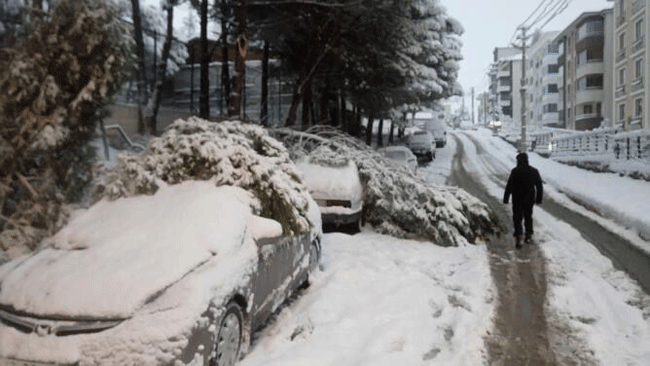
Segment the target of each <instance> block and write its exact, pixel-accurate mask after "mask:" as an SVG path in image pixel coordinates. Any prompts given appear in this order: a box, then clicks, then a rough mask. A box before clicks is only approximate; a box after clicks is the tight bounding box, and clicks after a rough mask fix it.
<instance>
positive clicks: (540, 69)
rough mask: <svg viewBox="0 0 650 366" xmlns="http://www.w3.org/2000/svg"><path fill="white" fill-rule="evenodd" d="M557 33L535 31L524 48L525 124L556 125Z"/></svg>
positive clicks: (557, 99) (557, 124) (557, 92)
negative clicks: (527, 45) (529, 43)
mask: <svg viewBox="0 0 650 366" xmlns="http://www.w3.org/2000/svg"><path fill="white" fill-rule="evenodd" d="M558 33H559V32H555V31H553V32H538V33H535V34H534V35H533V38H532V40H531V41H532V43H531V45H530V47H529V48H528V49H527V51H526V86H527V87H526V98H527V99H526V124H527V125H528V126H530V127H532V128H539V127H549V126H552V127H558V126H559V118H558V105H559V100H560V98H559V84H560V81H561V76H560V71H559V66H558V63H557V60H558V57H559V56H560V52H559V47H558V44H557V43H556V42H555V41H554V39H555V37H556V36H557V34H558Z"/></svg>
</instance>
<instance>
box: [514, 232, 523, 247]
mask: <svg viewBox="0 0 650 366" xmlns="http://www.w3.org/2000/svg"><path fill="white" fill-rule="evenodd" d="M515 240H516V242H515V248H517V249H519V248H521V246H522V245H523V243H524V237H523V236H521V235H519V236H517V238H516V239H515Z"/></svg>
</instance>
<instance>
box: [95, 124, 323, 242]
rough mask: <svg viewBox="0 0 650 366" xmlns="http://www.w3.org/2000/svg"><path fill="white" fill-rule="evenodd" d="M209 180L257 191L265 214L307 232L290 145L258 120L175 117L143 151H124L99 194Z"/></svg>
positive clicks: (287, 228) (303, 199)
mask: <svg viewBox="0 0 650 366" xmlns="http://www.w3.org/2000/svg"><path fill="white" fill-rule="evenodd" d="M186 180H210V181H213V182H214V183H215V185H217V186H220V185H232V186H238V187H242V188H245V189H247V190H249V191H252V192H253V193H254V194H255V195H256V196H257V198H258V199H259V202H260V207H257V208H256V211H257V213H258V214H260V215H261V216H263V217H273V218H275V219H278V218H280V219H279V221H280V223H281V224H282V227H283V230H284V231H285V232H287V233H297V232H307V231H308V230H309V228H310V225H311V223H310V222H309V219H308V215H307V210H308V205H309V198H308V197H309V192H308V191H307V189H306V188H305V186H304V185H303V183H302V179H301V178H300V173H299V172H298V170H297V169H296V167H295V165H294V163H293V162H292V161H291V159H290V158H289V152H288V151H287V149H286V148H285V147H284V146H283V145H282V144H281V143H280V142H279V141H277V140H275V139H274V138H272V137H270V136H269V135H268V133H267V132H266V130H265V129H264V128H262V127H260V126H257V125H250V124H243V123H240V122H219V123H215V122H209V121H206V120H204V119H200V118H198V117H190V118H189V119H187V120H181V119H179V120H176V121H175V122H174V123H173V124H172V125H170V126H169V127H168V129H167V130H166V131H165V133H164V134H163V135H162V136H160V137H158V138H154V139H152V140H151V141H150V142H149V144H148V146H147V150H146V152H145V154H144V155H140V156H133V155H127V156H121V157H120V161H119V163H118V164H117V165H116V166H115V167H112V168H109V170H108V171H107V172H106V173H105V174H104V176H103V178H102V179H100V180H98V183H97V185H96V189H95V196H96V198H97V199H99V198H102V197H107V198H109V199H115V198H118V197H125V196H131V195H135V194H153V193H155V192H156V190H157V189H158V187H160V186H161V185H164V184H177V183H180V182H182V181H186Z"/></svg>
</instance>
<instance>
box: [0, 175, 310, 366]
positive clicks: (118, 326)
mask: <svg viewBox="0 0 650 366" xmlns="http://www.w3.org/2000/svg"><path fill="white" fill-rule="evenodd" d="M309 201H310V202H309V203H308V204H309V208H308V212H309V214H308V216H309V219H310V221H312V223H311V224H312V229H313V230H311V231H310V232H306V233H302V234H296V235H285V234H283V229H282V226H281V224H280V223H279V222H278V221H275V220H272V219H269V218H262V217H260V216H257V215H254V214H253V212H255V210H254V209H253V207H256V206H255V205H256V204H259V203H258V202H257V199H256V198H255V197H254V196H253V195H252V194H251V193H249V192H248V191H246V190H244V189H241V188H237V187H232V186H221V187H215V186H214V184H211V183H207V182H198V181H187V182H183V183H180V184H177V185H173V186H165V187H162V188H160V189H159V191H158V192H157V193H156V194H155V195H153V196H136V197H131V198H123V199H119V200H117V201H114V202H108V201H100V202H98V203H97V204H95V205H93V206H92V207H91V208H89V209H88V210H87V211H85V212H83V213H81V214H78V215H76V216H75V217H74V218H73V219H72V220H71V222H70V223H69V224H68V225H67V226H66V227H65V228H63V229H62V230H61V231H59V233H57V234H56V235H55V236H53V237H52V238H50V239H49V240H48V241H46V242H43V243H42V245H41V247H40V248H39V249H38V250H37V251H35V252H34V253H31V254H29V255H25V256H22V257H18V258H16V259H14V260H12V261H10V262H7V263H5V264H4V265H2V266H0V286H1V288H0V320H1V322H0V365H21V366H23V365H42V364H48V365H49V364H56V365H79V366H83V365H219V366H223V365H233V364H234V363H235V362H237V360H238V359H239V358H240V356H241V355H242V354H244V353H245V352H246V351H247V349H248V346H249V343H250V334H251V330H254V329H256V328H258V327H260V326H261V325H263V324H264V322H265V321H266V320H267V319H268V317H269V315H270V314H272V313H273V312H274V311H275V310H276V309H277V308H278V306H279V305H281V304H282V303H283V302H284V300H285V299H286V298H287V297H288V296H290V294H291V293H292V292H294V291H295V290H296V289H297V288H299V286H300V285H301V284H303V283H305V282H306V281H307V280H308V276H309V273H310V270H311V269H313V268H315V266H316V265H317V263H318V259H319V256H320V240H321V236H322V231H321V229H320V225H321V223H320V213H319V211H318V207H317V205H316V203H315V202H313V200H311V198H309Z"/></svg>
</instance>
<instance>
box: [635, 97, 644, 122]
mask: <svg viewBox="0 0 650 366" xmlns="http://www.w3.org/2000/svg"><path fill="white" fill-rule="evenodd" d="M642 114H643V98H637V99H635V100H634V117H641V115H642Z"/></svg>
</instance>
